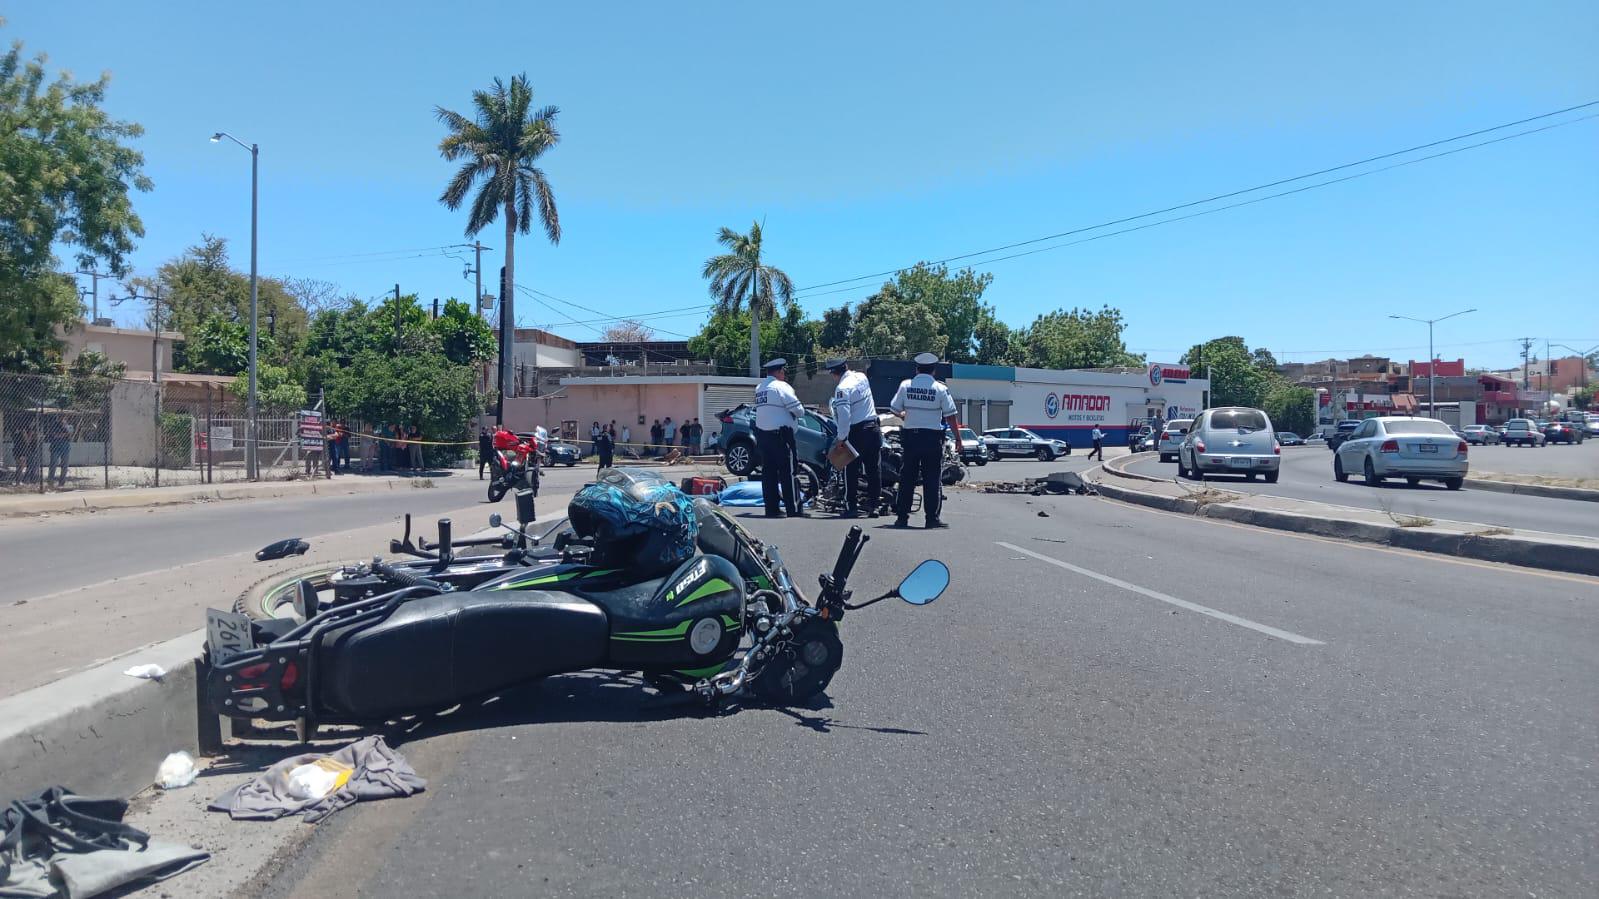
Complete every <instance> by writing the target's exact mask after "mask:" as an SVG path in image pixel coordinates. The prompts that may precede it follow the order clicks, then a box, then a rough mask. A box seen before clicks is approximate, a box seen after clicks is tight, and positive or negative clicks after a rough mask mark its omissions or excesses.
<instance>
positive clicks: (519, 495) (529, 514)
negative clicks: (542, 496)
mask: <svg viewBox="0 0 1599 899" xmlns="http://www.w3.org/2000/svg"><path fill="white" fill-rule="evenodd" d="M537 517H538V515H537V514H536V513H535V512H534V510H533V491H531V490H518V491H516V521H517V523H518V524H523V525H527V524H532V523H533V519H535V518H537Z"/></svg>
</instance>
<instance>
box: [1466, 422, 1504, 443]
mask: <svg viewBox="0 0 1599 899" xmlns="http://www.w3.org/2000/svg"><path fill="white" fill-rule="evenodd" d="M1460 432H1461V433H1462V434H1463V435H1465V438H1466V442H1467V443H1475V444H1477V445H1478V446H1486V445H1487V444H1490V443H1498V442H1499V432H1498V431H1496V430H1494V429H1493V428H1490V427H1489V426H1487V425H1466V426H1465V427H1464V428H1461V429H1460Z"/></svg>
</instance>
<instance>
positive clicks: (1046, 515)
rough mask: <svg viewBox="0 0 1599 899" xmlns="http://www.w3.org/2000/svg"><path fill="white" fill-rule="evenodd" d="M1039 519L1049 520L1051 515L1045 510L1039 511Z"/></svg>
mask: <svg viewBox="0 0 1599 899" xmlns="http://www.w3.org/2000/svg"><path fill="white" fill-rule="evenodd" d="M1038 517H1039V518H1048V517H1049V513H1048V512H1045V511H1044V510H1043V509H1039V510H1038Z"/></svg>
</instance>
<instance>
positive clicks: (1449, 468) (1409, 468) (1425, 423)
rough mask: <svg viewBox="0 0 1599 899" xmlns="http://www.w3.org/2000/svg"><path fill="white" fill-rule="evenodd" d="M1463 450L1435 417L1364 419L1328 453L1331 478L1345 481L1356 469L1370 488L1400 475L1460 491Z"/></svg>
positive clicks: (1462, 444) (1413, 482)
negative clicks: (1331, 459) (1331, 472)
mask: <svg viewBox="0 0 1599 899" xmlns="http://www.w3.org/2000/svg"><path fill="white" fill-rule="evenodd" d="M1466 449H1467V446H1466V441H1464V440H1462V439H1460V437H1459V436H1457V435H1456V434H1455V432H1454V431H1453V430H1452V429H1451V428H1450V427H1449V426H1448V425H1446V424H1444V423H1443V422H1441V421H1438V420H1437V419H1432V418H1401V417H1398V416H1389V415H1384V416H1381V417H1378V418H1368V419H1366V420H1365V421H1363V422H1361V423H1360V427H1359V428H1357V429H1356V430H1355V433H1354V434H1353V435H1351V436H1350V438H1349V439H1348V440H1345V441H1344V443H1343V445H1342V446H1340V447H1338V451H1337V452H1336V453H1333V478H1334V479H1335V480H1337V481H1340V482H1342V481H1347V480H1349V476H1350V475H1351V474H1353V473H1355V472H1359V473H1361V474H1362V475H1364V476H1365V478H1366V483H1367V484H1368V485H1369V486H1372V487H1375V486H1377V485H1378V484H1381V483H1382V482H1383V480H1384V479H1386V478H1391V477H1401V478H1404V479H1405V481H1406V482H1407V483H1409V484H1410V485H1411V486H1412V487H1414V486H1416V485H1417V484H1419V483H1421V482H1422V481H1423V480H1428V481H1438V482H1440V483H1442V484H1443V485H1444V486H1445V487H1448V488H1449V489H1450V490H1459V489H1460V485H1461V484H1463V483H1465V480H1466V468H1467V465H1466Z"/></svg>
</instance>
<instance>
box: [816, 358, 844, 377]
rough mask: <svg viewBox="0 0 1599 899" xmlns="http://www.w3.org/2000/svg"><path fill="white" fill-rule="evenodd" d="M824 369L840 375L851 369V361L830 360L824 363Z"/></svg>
mask: <svg viewBox="0 0 1599 899" xmlns="http://www.w3.org/2000/svg"><path fill="white" fill-rule="evenodd" d="M822 367H823V368H825V369H827V370H828V371H830V372H832V373H834V374H838V373H839V372H841V371H843V370H844V369H846V368H849V360H847V359H829V360H827V362H826V363H824V364H823V365H822Z"/></svg>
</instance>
